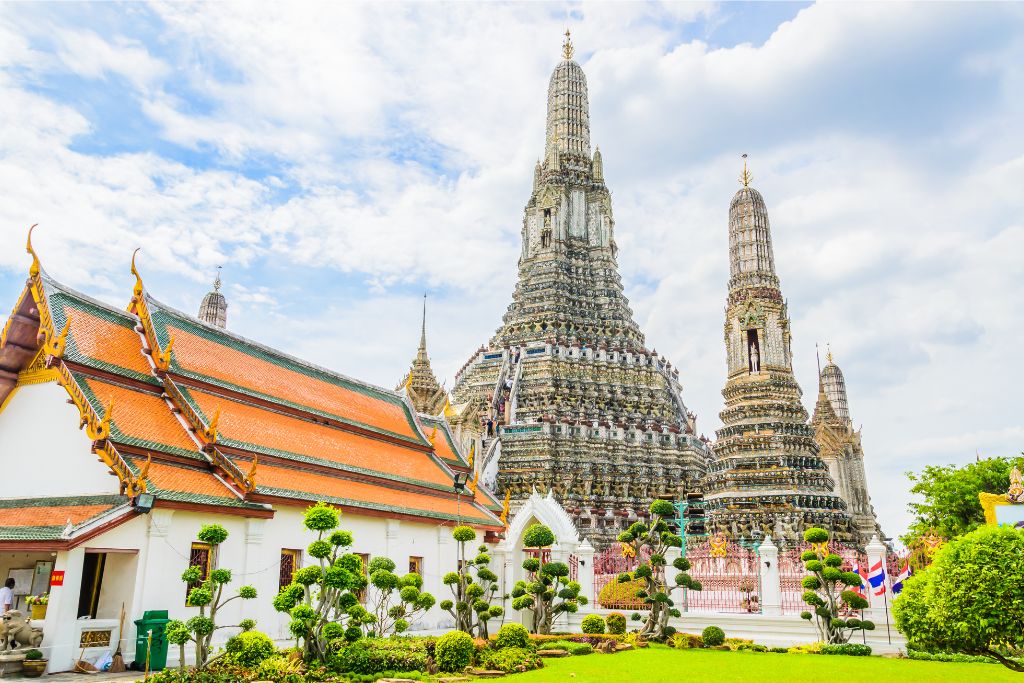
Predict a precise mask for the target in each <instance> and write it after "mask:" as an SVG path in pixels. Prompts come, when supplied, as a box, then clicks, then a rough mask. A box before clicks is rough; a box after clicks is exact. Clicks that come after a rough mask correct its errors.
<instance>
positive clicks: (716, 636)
mask: <svg viewBox="0 0 1024 683" xmlns="http://www.w3.org/2000/svg"><path fill="white" fill-rule="evenodd" d="M700 639H701V640H702V641H703V642H704V646H705V647H717V646H719V645H721V644H722V643H724V642H725V631H723V630H722V629H720V628H719V627H717V626H708V627H707V628H706V629H704V630H703V631H701V634H700Z"/></svg>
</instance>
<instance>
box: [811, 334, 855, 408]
mask: <svg viewBox="0 0 1024 683" xmlns="http://www.w3.org/2000/svg"><path fill="white" fill-rule="evenodd" d="M825 360H826V361H827V362H826V363H825V367H823V368H822V369H821V371H820V372H819V373H818V376H819V377H820V378H821V385H822V387H823V389H824V392H825V395H826V396H828V400H829V403H831V404H832V409H833V410H834V411H835V414H836V417H838V418H839V420H840V421H841V422H842V423H843V424H847V423H848V422H849V421H850V401H849V398H848V397H847V394H846V379H845V378H844V377H843V371H842V370H840V369H839V366H838V365H836V363H835V361H834V360H833V359H832V348H831V346H829V347H828V355H826V356H825Z"/></svg>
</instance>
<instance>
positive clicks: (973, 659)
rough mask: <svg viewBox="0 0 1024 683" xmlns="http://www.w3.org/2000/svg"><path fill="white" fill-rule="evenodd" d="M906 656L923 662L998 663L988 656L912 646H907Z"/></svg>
mask: <svg viewBox="0 0 1024 683" xmlns="http://www.w3.org/2000/svg"><path fill="white" fill-rule="evenodd" d="M907 657H908V658H909V659H918V660H921V661H925V662H960V663H961V664H998V662H997V661H996V660H994V659H992V658H990V657H983V656H981V655H965V654H960V653H959V652H955V653H954V652H924V651H923V650H915V649H914V648H912V647H908V648H907Z"/></svg>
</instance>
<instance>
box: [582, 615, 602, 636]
mask: <svg viewBox="0 0 1024 683" xmlns="http://www.w3.org/2000/svg"><path fill="white" fill-rule="evenodd" d="M580 630H582V631H583V632H584V633H604V618H603V617H602V616H601V615H600V614H588V615H587V616H585V617H583V623H581V624H580Z"/></svg>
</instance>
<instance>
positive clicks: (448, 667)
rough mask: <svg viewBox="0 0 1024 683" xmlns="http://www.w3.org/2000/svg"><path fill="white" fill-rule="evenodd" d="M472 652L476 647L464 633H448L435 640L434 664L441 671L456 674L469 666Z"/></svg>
mask: <svg viewBox="0 0 1024 683" xmlns="http://www.w3.org/2000/svg"><path fill="white" fill-rule="evenodd" d="M474 652H476V646H475V645H474V644H473V637H472V636H470V635H469V634H468V633H466V632H465V631H450V632H448V633H446V634H444V635H443V636H441V637H440V638H438V639H437V643H436V644H435V645H434V662H435V663H436V664H437V668H438V669H440V670H441V671H444V672H446V673H458V672H460V671H462V670H464V669H465V668H466V667H467V666H469V664H470V662H471V661H472V660H473V653H474ZM412 668H415V667H412Z"/></svg>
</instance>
